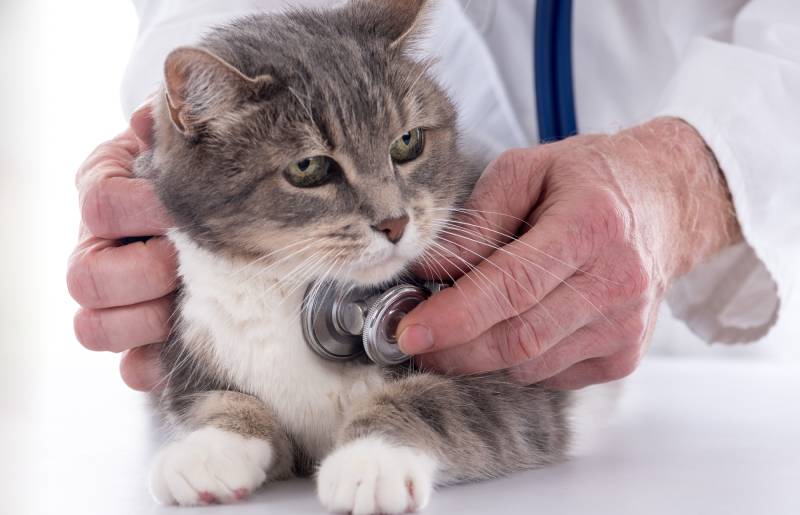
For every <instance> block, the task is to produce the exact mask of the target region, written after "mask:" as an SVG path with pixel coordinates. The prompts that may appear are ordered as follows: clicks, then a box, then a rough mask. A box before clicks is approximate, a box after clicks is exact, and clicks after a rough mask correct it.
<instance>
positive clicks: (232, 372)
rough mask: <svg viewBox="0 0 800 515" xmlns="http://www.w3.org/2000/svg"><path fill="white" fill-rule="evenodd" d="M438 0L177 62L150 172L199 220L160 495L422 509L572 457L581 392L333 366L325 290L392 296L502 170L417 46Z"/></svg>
mask: <svg viewBox="0 0 800 515" xmlns="http://www.w3.org/2000/svg"><path fill="white" fill-rule="evenodd" d="M430 9H431V2H430V1H427V0H350V1H349V2H347V3H346V4H344V5H341V6H339V7H336V8H330V9H323V10H303V9H298V10H292V11H288V12H285V13H281V14H258V15H252V16H249V17H245V18H241V19H238V20H236V21H234V22H231V23H230V24H227V25H225V26H221V27H218V28H215V29H213V30H212V31H210V32H209V33H208V34H207V35H206V36H204V38H203V39H202V40H201V41H200V42H199V43H198V45H197V46H194V47H182V48H178V49H176V50H174V51H173V52H172V53H171V54H170V55H169V56H168V57H167V60H166V63H165V66H164V86H163V88H162V92H161V94H160V95H159V96H158V100H157V102H156V106H155V133H154V143H153V146H152V148H151V149H150V150H148V151H147V152H145V153H143V154H142V156H141V157H140V158H139V159H138V160H137V162H136V165H135V172H136V174H137V175H139V176H141V177H145V178H148V179H150V180H152V181H153V183H154V184H155V186H156V190H157V192H158V194H159V197H160V199H161V201H162V202H163V204H164V205H165V206H166V208H167V210H168V211H169V213H170V214H171V215H172V217H173V219H174V220H175V221H176V223H177V227H176V228H175V229H173V230H171V232H170V233H169V237H170V238H171V240H172V241H173V242H174V244H175V247H176V249H177V251H178V258H179V276H180V280H181V288H180V293H179V296H178V300H177V311H176V316H175V325H174V330H173V332H172V334H171V336H170V339H169V341H168V342H167V343H166V344H165V345H164V347H163V351H162V354H161V360H162V364H163V367H164V369H165V370H166V371H167V372H168V375H167V378H166V380H165V386H164V388H163V390H162V391H161V393H160V394H159V395H160V397H159V406H160V408H161V410H162V411H163V413H164V414H165V416H166V418H167V419H168V421H169V422H170V424H171V427H172V429H173V431H174V435H173V438H172V440H171V442H170V443H168V444H167V445H166V446H165V447H164V448H163V449H161V451H159V453H158V454H157V456H156V458H155V460H154V464H153V468H152V472H151V478H150V488H151V492H152V493H153V495H154V496H155V498H156V499H157V500H158V501H160V502H162V503H167V504H180V505H201V504H207V503H212V502H230V501H234V500H237V499H241V498H242V497H244V496H246V495H248V494H249V493H251V492H252V491H254V490H255V489H257V488H258V487H260V486H261V485H263V484H264V483H266V482H268V481H274V480H279V479H284V478H289V477H294V476H303V475H311V474H316V481H317V492H318V496H319V499H320V501H321V503H322V505H323V506H324V508H326V509H328V510H332V511H341V512H353V513H400V512H405V511H413V510H418V509H421V508H422V507H424V506H425V504H426V503H427V501H428V499H429V498H430V496H431V493H432V492H433V489H434V487H435V486H438V485H445V484H449V483H456V482H464V481H475V480H482V479H486V478H492V477H496V476H500V475H504V474H508V473H511V472H513V471H517V470H522V469H528V468H535V467H540V466H543V465H547V464H552V463H557V462H559V461H561V460H563V459H564V458H565V456H566V455H567V452H568V449H569V445H570V441H571V435H572V430H571V426H570V420H569V410H570V408H571V406H572V404H571V403H572V400H571V397H570V394H568V393H566V392H559V391H550V390H547V389H545V388H543V387H540V386H537V385H532V386H526V387H523V386H519V385H515V384H513V383H512V382H510V381H509V380H508V379H507V378H506V376H505V375H504V373H502V372H498V373H493V374H484V375H481V376H466V377H445V376H441V375H435V374H432V373H428V372H425V371H423V370H419V369H414V368H413V367H411V366H408V365H406V366H400V367H394V368H380V367H378V366H376V365H372V364H369V363H366V362H363V361H349V362H332V361H326V360H324V359H322V358H320V357H318V356H317V355H316V354H314V353H313V352H312V351H311V350H310V349H309V348H308V347H307V345H306V344H305V342H304V340H303V334H302V330H301V326H300V321H299V317H298V315H299V312H300V310H301V304H302V298H303V294H304V292H305V290H306V288H307V287H308V285H309V284H310V283H312V282H313V281H315V280H318V279H330V278H335V279H336V280H337V281H339V282H341V283H345V284H348V283H349V284H354V285H361V286H366V285H381V284H388V283H390V282H391V281H392V280H393V279H395V278H397V277H398V276H399V275H401V274H403V273H404V272H405V271H406V270H407V268H408V267H409V266H410V265H411V264H412V263H414V262H415V261H417V260H419V259H420V258H421V257H422V256H423V255H424V253H425V252H426V250H427V249H428V248H430V246H431V244H432V242H433V241H434V240H435V239H436V237H437V234H438V230H439V228H440V227H441V224H442V222H443V221H445V220H446V219H447V217H448V216H449V215H450V214H451V213H452V210H453V209H455V208H457V207H458V206H460V205H461V204H462V203H463V202H464V200H465V199H466V197H467V196H468V194H469V193H470V190H471V188H472V186H473V185H474V183H475V181H476V180H477V177H478V175H479V173H480V170H481V167H480V166H479V165H477V164H476V163H475V162H474V161H473V160H470V159H468V158H467V157H466V156H467V153H466V152H465V151H464V149H463V148H462V145H461V140H460V137H459V134H458V129H457V123H456V119H457V117H456V110H455V108H454V105H453V104H452V102H451V100H450V99H449V98H448V96H447V94H446V93H445V92H444V90H443V89H442V88H441V87H440V86H439V85H438V84H437V83H436V81H435V80H434V79H433V78H431V77H430V76H429V75H428V73H427V67H428V65H429V63H427V62H425V61H420V60H418V59H413V58H411V57H410V52H411V50H412V49H413V48H414V43H415V41H416V40H417V38H418V37H419V36H420V34H421V31H422V27H423V26H424V21H425V19H426V16H427V14H426V13H427V12H428V11H429V10H430Z"/></svg>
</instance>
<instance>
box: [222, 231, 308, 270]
mask: <svg viewBox="0 0 800 515" xmlns="http://www.w3.org/2000/svg"><path fill="white" fill-rule="evenodd" d="M312 241H314V238H303V239H301V240H297V241H294V242H292V243H290V244H288V245H286V246H284V247H281V248H279V249H275V250H272V251H270V252H268V253H267V254H264V255H263V256H259V257H258V258H256V259H254V260H253V261H250V262H249V263H246V264H245V265H243V266H242V267H241V268H239V269H238V270H234V271H232V272H231V275H238V274H240V273H242V272H244V271H245V270H247V269H250V268H253V267H255V266H256V265H259V264H261V263H262V262H264V261H266V260H268V259H269V258H271V257H272V256H274V255H276V254H279V253H281V252H284V251H286V250H289V249H290V248H294V247H296V246H298V245H304V244H306V243H309V242H312Z"/></svg>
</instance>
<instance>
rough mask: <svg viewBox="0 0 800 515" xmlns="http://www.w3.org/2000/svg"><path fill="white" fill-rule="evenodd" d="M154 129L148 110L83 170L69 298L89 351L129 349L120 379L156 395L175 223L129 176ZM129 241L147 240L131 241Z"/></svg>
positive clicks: (147, 187) (171, 281)
mask: <svg viewBox="0 0 800 515" xmlns="http://www.w3.org/2000/svg"><path fill="white" fill-rule="evenodd" d="M152 124H153V121H152V118H151V114H150V108H149V106H146V107H143V108H141V109H139V110H137V112H136V113H134V115H133V117H132V118H131V127H130V128H129V129H128V130H126V131H125V132H123V133H122V134H120V135H119V136H117V137H116V138H114V139H113V140H111V141H108V142H106V143H103V144H102V145H100V146H99V147H98V148H97V149H96V150H95V151H94V152H93V153H92V155H90V156H89V158H88V159H87V160H86V162H85V163H83V165H82V166H81V167H80V169H79V170H78V173H77V177H76V184H77V187H78V193H79V199H80V207H81V216H82V219H83V221H82V223H81V227H80V236H79V243H78V246H77V247H76V248H75V250H74V252H73V253H72V256H71V257H70V261H69V269H68V272H67V286H68V287H69V291H70V294H71V295H72V297H73V298H74V299H75V300H76V301H77V302H78V303H79V304H80V305H81V309H80V310H79V311H78V313H77V314H76V315H75V334H76V336H77V338H78V340H79V341H80V342H81V343H82V344H83V345H84V346H85V347H87V348H89V349H91V350H97V351H111V352H124V353H125V354H124V355H123V359H122V363H121V365H120V369H121V373H122V377H123V379H124V380H125V382H126V383H127V384H128V385H129V386H130V387H131V388H134V389H137V390H150V389H152V388H153V387H154V386H155V385H156V383H157V382H158V381H159V380H160V378H161V371H160V370H159V369H158V365H157V360H156V353H157V351H158V346H157V345H152V344H156V343H159V342H163V341H164V340H165V339H166V337H167V334H168V331H169V324H168V321H169V317H170V314H171V313H172V293H173V291H174V290H175V286H176V279H175V277H176V272H175V269H176V262H175V250H174V248H173V247H172V245H171V244H170V242H169V241H168V240H167V239H166V238H164V237H162V236H163V234H164V232H165V231H166V229H167V228H168V227H170V226H171V225H172V223H171V221H170V220H169V217H168V216H167V214H166V212H165V211H164V209H163V208H162V207H161V204H160V203H159V201H158V199H157V197H156V195H155V192H154V191H153V188H152V186H151V184H150V183H149V182H147V181H145V180H143V179H137V178H134V177H133V174H132V172H131V170H132V166H133V161H134V159H135V158H136V155H137V154H138V153H139V152H140V151H141V150H142V149H143V148H145V147H146V146H148V145H149V144H150V139H151V131H152ZM146 237H150V238H146ZM129 238H138V239H140V240H144V241H135V242H132V243H127V244H125V240H126V239H129Z"/></svg>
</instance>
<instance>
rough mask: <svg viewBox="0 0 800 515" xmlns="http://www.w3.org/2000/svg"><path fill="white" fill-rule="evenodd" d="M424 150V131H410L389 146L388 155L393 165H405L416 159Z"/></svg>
mask: <svg viewBox="0 0 800 515" xmlns="http://www.w3.org/2000/svg"><path fill="white" fill-rule="evenodd" d="M424 148H425V131H423V130H422V129H411V130H410V131H408V132H406V133H405V134H403V135H402V136H400V137H399V138H397V139H396V140H394V142H393V143H392V144H391V146H389V155H390V156H392V161H394V162H395V163H407V162H409V161H413V160H414V159H416V158H418V157H419V155H420V154H422V149H424Z"/></svg>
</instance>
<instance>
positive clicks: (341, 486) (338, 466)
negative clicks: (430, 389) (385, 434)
mask: <svg viewBox="0 0 800 515" xmlns="http://www.w3.org/2000/svg"><path fill="white" fill-rule="evenodd" d="M435 473H436V462H435V460H434V459H433V458H432V457H431V456H430V455H428V454H427V453H425V452H423V451H421V450H418V449H414V448H411V447H403V446H397V445H393V444H391V443H389V442H387V441H386V440H384V439H382V438H379V437H367V438H361V439H358V440H354V441H352V442H350V443H348V444H347V445H345V446H344V447H341V448H339V449H337V450H335V451H334V452H333V453H332V454H331V455H330V456H328V457H327V458H326V459H325V460H324V461H323V462H322V465H320V469H319V474H318V476H317V493H318V495H319V500H320V501H321V502H322V505H323V506H324V507H325V508H326V509H328V510H330V511H334V512H345V513H353V514H354V515H362V514H373V513H388V514H392V513H404V512H411V511H416V510H419V509H422V508H423V507H424V506H425V505H426V504H427V503H428V499H429V498H430V495H431V492H433V485H434V474H435Z"/></svg>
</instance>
